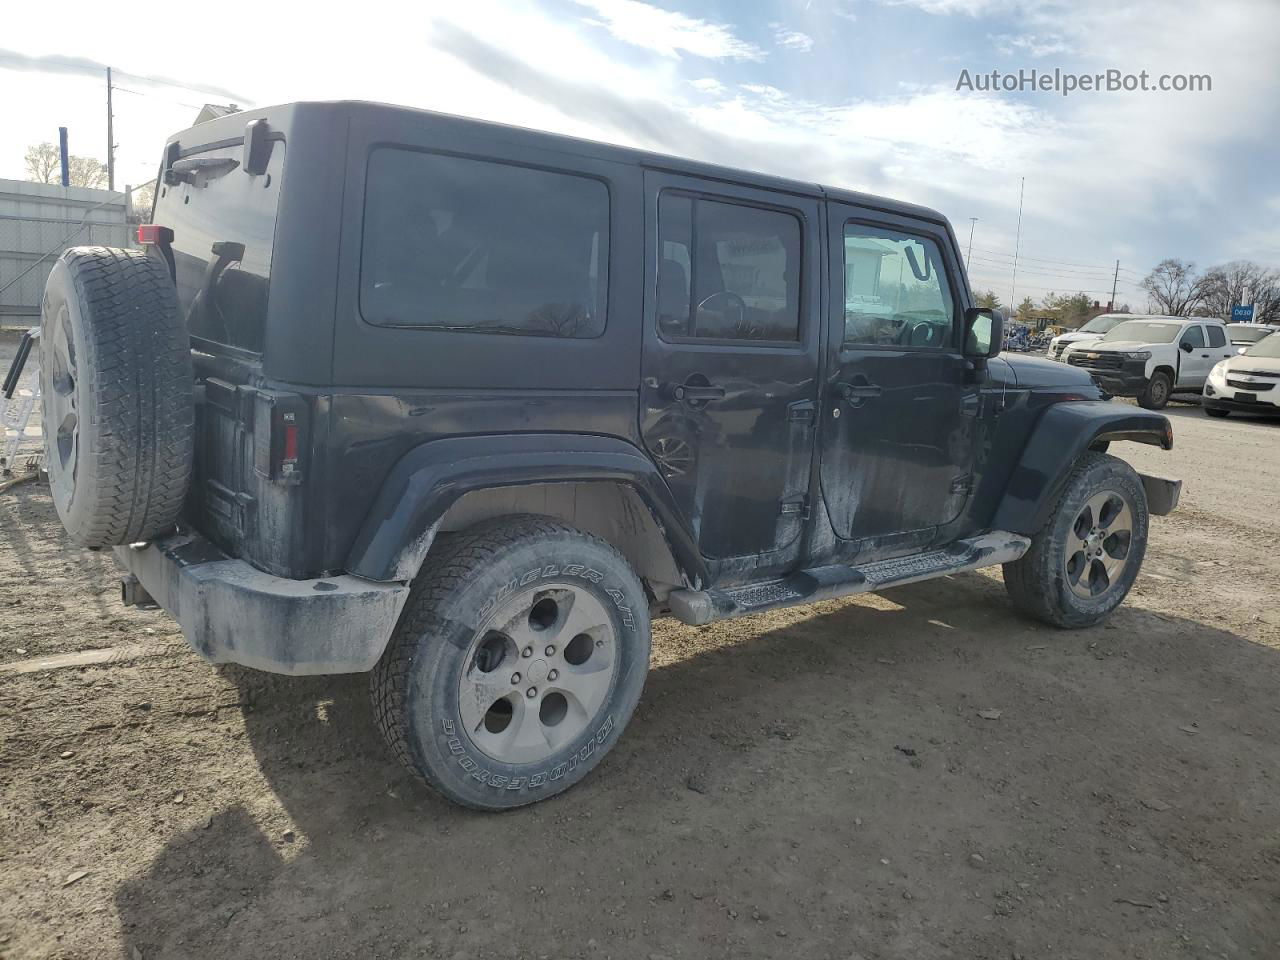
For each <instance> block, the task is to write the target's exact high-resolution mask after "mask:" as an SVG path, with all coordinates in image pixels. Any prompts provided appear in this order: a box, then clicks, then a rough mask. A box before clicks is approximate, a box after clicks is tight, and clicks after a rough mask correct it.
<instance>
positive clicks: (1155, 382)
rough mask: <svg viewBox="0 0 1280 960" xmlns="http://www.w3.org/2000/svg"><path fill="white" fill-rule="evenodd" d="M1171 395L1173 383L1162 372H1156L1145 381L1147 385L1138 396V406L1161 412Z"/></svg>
mask: <svg viewBox="0 0 1280 960" xmlns="http://www.w3.org/2000/svg"><path fill="white" fill-rule="evenodd" d="M1172 393H1173V381H1171V380H1170V379H1169V375H1168V374H1167V373H1165V372H1164V371H1163V370H1157V371H1156V372H1155V373H1153V374H1152V375H1151V379H1150V380H1148V381H1147V385H1146V386H1145V387H1144V388H1143V390H1142V392H1141V393H1140V394H1138V406H1140V407H1144V408H1146V409H1147V410H1163V409H1164V408H1165V406H1167V405H1168V403H1169V397H1170V396H1171V395H1172Z"/></svg>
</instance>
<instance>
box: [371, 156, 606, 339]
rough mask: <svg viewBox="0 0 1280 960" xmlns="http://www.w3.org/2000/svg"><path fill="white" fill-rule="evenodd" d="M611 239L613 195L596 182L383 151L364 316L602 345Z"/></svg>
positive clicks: (375, 184)
mask: <svg viewBox="0 0 1280 960" xmlns="http://www.w3.org/2000/svg"><path fill="white" fill-rule="evenodd" d="M608 237H609V191H608V188H607V187H606V186H605V185H604V184H603V183H601V182H600V181H598V180H593V179H590V178H588V177H581V176H575V175H572V174H565V173H551V172H549V171H546V170H532V169H529V168H527V167H517V166H512V165H510V164H503V163H491V162H488V161H483V160H469V159H465V158H462V157H444V156H439V155H437V154H431V153H419V152H416V151H412V150H403V149H393V148H383V149H379V150H375V151H374V152H373V154H372V155H371V156H370V158H369V173H368V183H367V186H366V189H365V214H364V245H363V249H362V252H361V258H360V310H361V313H362V314H363V316H364V318H365V319H366V320H368V321H369V322H370V323H376V324H381V325H384V326H393V327H429V328H435V329H444V330H459V331H467V332H473V333H505V334H518V335H524V336H540V337H575V338H588V337H598V336H600V334H601V333H603V332H604V325H605V288H606V281H607V276H606V273H607V264H608Z"/></svg>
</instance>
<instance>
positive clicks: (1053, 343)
mask: <svg viewBox="0 0 1280 960" xmlns="http://www.w3.org/2000/svg"><path fill="white" fill-rule="evenodd" d="M1140 319H1142V318H1141V317H1140V316H1138V315H1137V314H1133V313H1103V314H1099V315H1098V316H1096V317H1094V318H1093V319H1092V320H1090V321H1089V322H1088V323H1086V324H1084V325H1083V326H1082V327H1080V329H1079V330H1072V331H1070V332H1068V333H1063V334H1059V335H1058V336H1056V337H1054V338H1053V339H1052V340H1050V341H1049V359H1050V360H1062V361H1063V362H1065V361H1066V359H1067V358H1066V357H1064V356H1063V354H1064V353H1065V352H1066V350H1067V347H1074V346H1080V345H1082V344H1086V343H1092V342H1093V341H1095V340H1101V339H1102V335H1103V334H1104V333H1107V332H1108V331H1109V330H1110V329H1111V328H1112V327H1114V326H1115V325H1116V324H1118V323H1123V322H1124V321H1126V320H1140Z"/></svg>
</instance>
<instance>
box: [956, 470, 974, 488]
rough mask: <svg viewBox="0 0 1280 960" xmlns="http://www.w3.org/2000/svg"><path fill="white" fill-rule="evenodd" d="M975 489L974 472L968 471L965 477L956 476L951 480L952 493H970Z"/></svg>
mask: <svg viewBox="0 0 1280 960" xmlns="http://www.w3.org/2000/svg"><path fill="white" fill-rule="evenodd" d="M972 489H973V474H971V473H966V474H965V475H964V476H963V477H956V478H955V479H954V480H952V481H951V492H952V493H969V492H970V491H971V490H972Z"/></svg>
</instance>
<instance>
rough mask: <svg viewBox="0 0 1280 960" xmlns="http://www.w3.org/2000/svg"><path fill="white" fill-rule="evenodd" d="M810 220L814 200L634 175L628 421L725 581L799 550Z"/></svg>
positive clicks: (813, 315) (813, 371)
mask: <svg viewBox="0 0 1280 960" xmlns="http://www.w3.org/2000/svg"><path fill="white" fill-rule="evenodd" d="M819 216H820V208H819V204H818V201H817V199H816V198H815V197H806V196H796V195H791V194H779V193H774V192H771V191H765V190H759V189H755V188H751V187H746V186H734V185H726V184H723V183H710V182H706V181H702V180H699V179H696V178H688V177H681V176H677V175H673V174H667V173H660V172H655V171H647V172H646V173H645V220H646V235H647V243H646V254H645V266H646V270H645V276H646V278H647V284H646V294H645V334H644V356H643V370H642V379H641V397H640V399H641V403H640V429H641V434H642V436H643V440H644V443H645V446H646V448H647V449H648V450H649V452H650V454H651V455H652V456H653V458H654V460H655V461H656V462H657V463H658V466H659V469H660V470H661V471H662V473H663V476H664V477H665V478H666V480H667V483H668V485H669V486H670V488H671V491H672V493H673V495H674V496H675V498H676V500H677V501H678V502H679V504H680V506H681V507H682V508H683V509H684V511H685V513H686V515H687V517H688V519H689V522H690V525H691V527H692V529H693V532H694V535H695V537H696V539H697V541H698V545H699V548H700V550H701V552H702V554H703V555H704V556H705V557H706V558H708V560H710V561H713V569H715V570H716V571H717V572H718V574H719V579H720V581H721V582H724V583H729V582H733V581H734V580H746V579H750V578H752V577H755V576H759V575H761V574H762V573H767V572H777V571H782V570H785V569H787V568H789V567H791V566H793V565H794V564H795V562H796V560H797V558H798V556H799V549H800V540H801V538H800V534H801V532H802V529H803V526H804V519H805V517H806V516H807V511H808V500H807V494H808V488H809V476H810V460H811V458H812V452H813V436H814V401H815V399H816V396H817V366H818V327H819V317H820V309H821V303H820V283H819V277H820V272H821V265H822V264H821V259H820V256H819V253H818V251H819V249H820V240H821V237H820V233H819ZM715 561H720V563H719V564H715V563H714V562H715Z"/></svg>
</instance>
